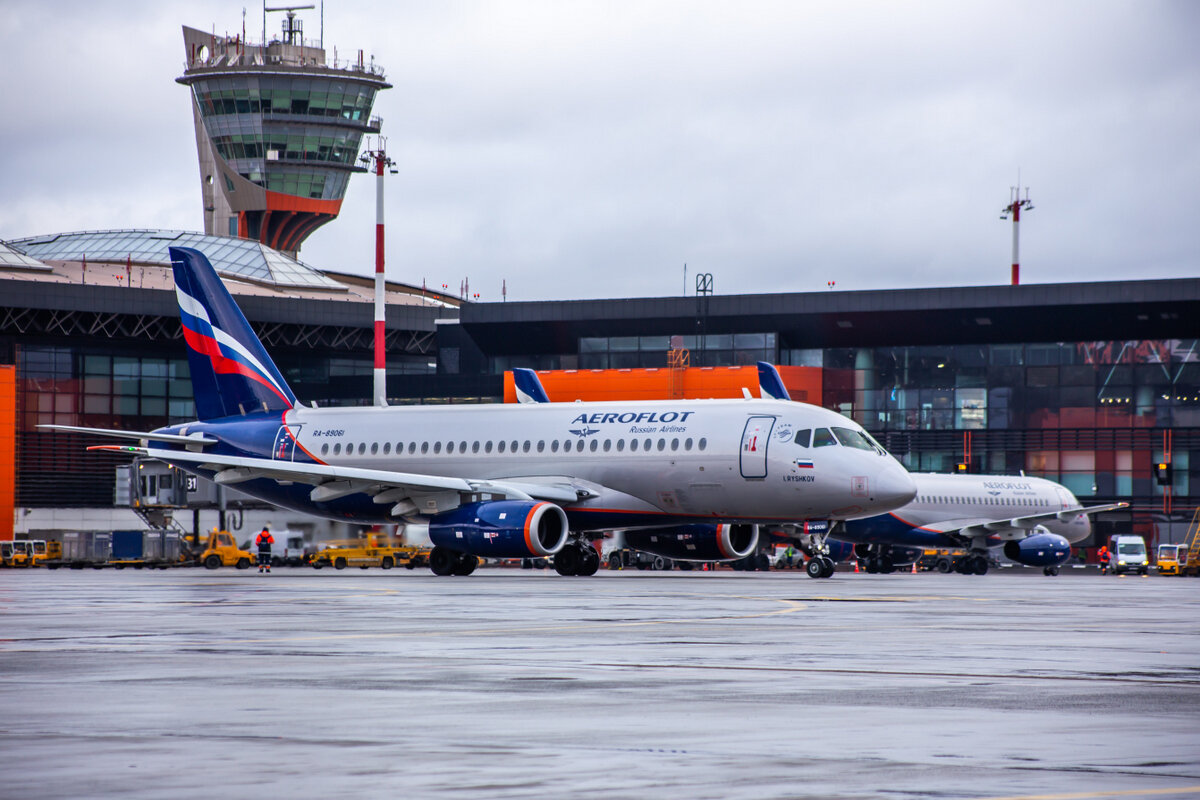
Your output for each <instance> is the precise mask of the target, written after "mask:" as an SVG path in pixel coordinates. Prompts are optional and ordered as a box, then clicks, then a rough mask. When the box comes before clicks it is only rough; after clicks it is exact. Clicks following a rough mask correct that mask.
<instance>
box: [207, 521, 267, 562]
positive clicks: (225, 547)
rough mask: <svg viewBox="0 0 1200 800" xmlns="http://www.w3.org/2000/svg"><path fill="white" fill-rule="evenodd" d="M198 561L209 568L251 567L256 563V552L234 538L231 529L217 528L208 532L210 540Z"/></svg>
mask: <svg viewBox="0 0 1200 800" xmlns="http://www.w3.org/2000/svg"><path fill="white" fill-rule="evenodd" d="M197 563H199V564H201V565H203V566H204V567H206V568H208V569H217V568H219V567H237V568H238V569H249V568H250V566H251V565H252V564H254V563H255V558H254V554H253V553H251V552H250V551H249V550H243V549H241V548H240V547H238V546H237V543H236V542H234V540H233V534H231V533H230V532H229V531H219V530H217V529H216V528H213V530H212V531H211V532H210V533H209V534H208V541H207V542H206V543H205V545H204V549H203V550H202V551H201V552H200V555H199V557H198V558H197Z"/></svg>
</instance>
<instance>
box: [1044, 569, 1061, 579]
mask: <svg viewBox="0 0 1200 800" xmlns="http://www.w3.org/2000/svg"><path fill="white" fill-rule="evenodd" d="M1042 574H1043V575H1045V576H1046V577H1048V578H1051V577H1054V576H1055V575H1057V574H1058V567H1046V568H1045V569H1043V570H1042Z"/></svg>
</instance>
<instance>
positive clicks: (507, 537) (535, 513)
mask: <svg viewBox="0 0 1200 800" xmlns="http://www.w3.org/2000/svg"><path fill="white" fill-rule="evenodd" d="M567 531H568V527H567V514H566V512H565V511H563V510H562V509H561V508H559V507H558V506H556V505H554V504H553V503H539V502H531V501H528V500H490V501H486V502H482V503H470V504H468V505H465V506H459V507H458V508H456V509H453V510H452V511H446V512H444V513H442V514H438V515H437V516H435V517H433V518H431V519H430V520H429V541H430V542H432V543H433V544H434V545H435V546H437V547H445V548H446V549H448V550H457V551H458V552H460V553H470V554H471V555H474V556H480V557H482V558H541V557H545V556H552V555H554V554H555V553H557V552H558V551H559V550H561V549H562V548H563V545H565V544H566V543H567Z"/></svg>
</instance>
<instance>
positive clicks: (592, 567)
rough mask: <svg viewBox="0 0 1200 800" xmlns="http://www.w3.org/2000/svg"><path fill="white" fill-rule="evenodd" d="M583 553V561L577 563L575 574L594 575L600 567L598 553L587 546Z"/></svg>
mask: <svg viewBox="0 0 1200 800" xmlns="http://www.w3.org/2000/svg"><path fill="white" fill-rule="evenodd" d="M583 553H584V555H583V563H582V564H580V565H579V571H578V572H576V573H575V574H576V575H595V574H596V572H597V571H598V570H599V569H600V554H599V553H597V552H596V549H595V548H594V547H588V548H587V549H586V550H584V551H583Z"/></svg>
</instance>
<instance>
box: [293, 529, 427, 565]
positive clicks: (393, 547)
mask: <svg viewBox="0 0 1200 800" xmlns="http://www.w3.org/2000/svg"><path fill="white" fill-rule="evenodd" d="M324 545H325V546H324V549H322V550H320V551H318V552H317V553H316V554H315V555H313V557H312V560H311V561H310V562H309V563H311V564H312V567H313V569H321V568H322V567H333V568H334V569H345V568H346V567H359V568H360V569H367V568H369V567H380V568H382V569H391V568H392V567H405V568H407V569H415V568H416V567H420V566H424V565H425V564H428V563H429V553H430V548H428V547H414V546H412V545H406V544H404V543H403V542H401V541H399V540H397V539H393V538H391V537H390V536H385V535H382V534H371V535H370V536H368V537H367V538H366V539H340V540H336V539H335V540H331V541H328V542H325V543H324Z"/></svg>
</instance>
